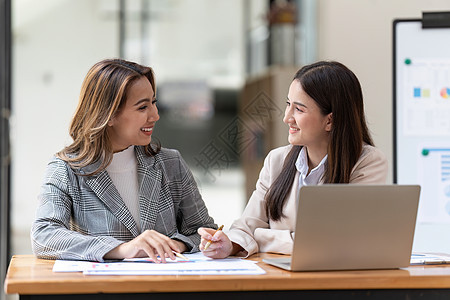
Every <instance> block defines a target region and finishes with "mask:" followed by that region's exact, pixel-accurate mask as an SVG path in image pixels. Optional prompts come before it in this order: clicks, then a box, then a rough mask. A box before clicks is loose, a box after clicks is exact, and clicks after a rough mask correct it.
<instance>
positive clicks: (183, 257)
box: [172, 250, 189, 260]
mask: <svg viewBox="0 0 450 300" xmlns="http://www.w3.org/2000/svg"><path fill="white" fill-rule="evenodd" d="M172 252H173V254H175V256H178V257H179V258H182V259H185V260H189V258H187V257H186V256H184V255H183V254H181V253H178V252H176V251H173V250H172Z"/></svg>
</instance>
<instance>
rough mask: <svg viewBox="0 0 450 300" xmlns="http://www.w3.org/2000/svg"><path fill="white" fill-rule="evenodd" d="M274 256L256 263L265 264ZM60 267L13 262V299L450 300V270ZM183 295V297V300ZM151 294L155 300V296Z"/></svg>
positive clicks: (20, 258) (9, 282) (21, 259)
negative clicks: (125, 272)
mask: <svg viewBox="0 0 450 300" xmlns="http://www.w3.org/2000/svg"><path fill="white" fill-rule="evenodd" d="M273 256H276V255H274V254H264V253H263V254H257V255H254V256H252V257H251V259H253V260H257V261H261V259H262V258H266V257H273ZM53 263H54V261H50V260H42V259H36V258H35V257H34V256H32V255H16V256H14V257H13V258H12V260H11V263H10V266H9V269H8V273H7V276H6V279H5V291H6V293H7V294H19V295H20V298H21V299H58V298H62V297H61V295H64V296H63V298H62V299H85V298H86V299H87V298H92V299H113V298H114V297H115V298H116V299H119V298H120V299H127V297H128V299H130V300H131V299H148V298H150V297H151V299H174V298H175V297H176V298H177V299H179V300H185V299H196V300H199V299H208V300H211V299H214V300H218V299H233V297H236V299H237V298H238V297H240V296H245V299H246V300H248V299H258V300H261V299H274V298H275V297H280V298H279V300H281V297H283V300H284V299H285V298H296V299H299V297H302V298H301V299H302V300H303V299H308V298H313V299H322V298H323V299H360V298H362V297H367V298H369V299H383V300H386V299H389V298H391V299H399V298H402V299H427V300H428V299H444V297H445V298H446V299H450V265H444V266H411V267H408V268H406V269H400V270H369V271H332V272H288V271H283V270H281V269H278V268H275V267H272V266H269V265H267V264H265V263H263V262H259V265H260V266H261V267H262V268H263V269H264V270H266V272H267V273H266V274H264V275H253V276H249V275H222V276H219V275H211V276H210V275H185V276H175V275H170V276H86V275H83V274H82V273H53V272H52V267H53ZM179 293H183V295H180V294H179ZM150 294H151V295H150Z"/></svg>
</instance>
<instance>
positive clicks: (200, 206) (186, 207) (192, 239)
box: [171, 150, 217, 253]
mask: <svg viewBox="0 0 450 300" xmlns="http://www.w3.org/2000/svg"><path fill="white" fill-rule="evenodd" d="M174 151H176V150H174ZM176 154H177V156H178V161H179V170H178V173H177V174H180V175H181V177H180V178H179V180H177V187H174V188H173V191H174V192H175V194H176V195H177V198H179V206H178V210H177V216H176V222H177V228H178V232H176V233H175V234H174V235H172V236H171V238H172V239H176V240H179V241H182V242H184V243H185V244H186V246H187V247H188V252H191V253H193V252H198V251H200V250H199V248H198V246H199V245H200V239H201V238H200V235H199V234H198V233H197V229H198V228H200V227H209V228H214V229H217V225H216V224H215V223H214V219H213V218H212V217H210V216H209V214H208V209H207V208H206V205H205V202H204V201H203V199H202V196H201V195H200V192H199V191H198V187H197V184H196V182H195V179H194V176H193V175H192V172H191V171H190V169H189V167H188V166H187V164H186V162H185V161H184V160H183V158H182V157H181V155H180V153H179V152H178V151H176Z"/></svg>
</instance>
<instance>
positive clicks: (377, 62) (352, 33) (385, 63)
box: [317, 0, 450, 182]
mask: <svg viewBox="0 0 450 300" xmlns="http://www.w3.org/2000/svg"><path fill="white" fill-rule="evenodd" d="M318 1H319V2H318V3H319V5H318V7H317V10H318V16H317V17H318V49H319V51H318V52H319V53H318V59H321V60H322V59H329V60H337V61H340V62H342V63H344V64H345V65H347V66H348V67H349V68H350V69H351V70H352V71H353V72H355V74H356V76H358V78H359V80H360V82H361V85H362V88H363V93H364V97H365V108H366V114H367V119H368V122H369V128H370V130H371V131H372V133H373V138H374V140H375V144H376V145H377V146H378V147H379V148H380V149H381V150H382V151H383V152H384V153H385V154H386V155H387V157H388V159H389V166H390V169H389V181H390V182H391V181H392V153H393V152H392V150H393V149H392V147H393V135H392V130H393V127H392V126H393V124H392V113H393V112H392V106H393V104H392V52H393V50H392V22H393V20H394V19H400V18H401V19H405V18H407V19H421V18H422V11H450V1H448V0H427V1H423V0H390V1H387V0H363V1H361V0H318Z"/></svg>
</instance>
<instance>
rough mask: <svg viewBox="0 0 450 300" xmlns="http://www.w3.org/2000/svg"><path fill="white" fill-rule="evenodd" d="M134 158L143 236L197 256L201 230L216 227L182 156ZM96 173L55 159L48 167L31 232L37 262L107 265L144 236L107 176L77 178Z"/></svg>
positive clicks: (141, 155) (140, 155) (140, 150)
mask: <svg viewBox="0 0 450 300" xmlns="http://www.w3.org/2000/svg"><path fill="white" fill-rule="evenodd" d="M135 153H136V157H137V162H138V166H137V171H138V182H139V206H140V215H141V217H140V219H141V220H140V222H141V228H142V231H144V230H146V229H154V230H156V231H158V232H160V233H162V234H165V235H167V236H169V237H170V238H172V239H176V240H179V241H182V242H184V243H185V244H186V246H187V247H188V249H189V250H190V251H191V252H196V251H198V245H199V242H200V236H199V235H198V234H197V229H198V228H199V227H202V226H203V227H210V228H217V226H216V224H214V220H213V219H212V218H211V217H210V216H209V214H208V210H207V208H206V206H205V203H204V202H203V200H202V197H201V195H200V193H199V191H198V189H197V185H196V183H195V181H194V178H193V176H192V173H191V172H190V170H189V169H188V167H187V165H186V163H185V162H184V160H183V159H182V157H181V155H180V154H179V152H178V151H177V150H171V149H165V148H162V149H161V151H160V153H158V154H157V155H155V156H152V157H150V156H147V155H146V154H145V152H144V148H143V147H138V146H136V147H135ZM96 167H98V163H96V164H93V165H90V166H87V167H85V168H81V169H78V170H76V171H74V170H73V169H71V168H70V166H69V165H68V164H67V163H66V162H64V161H63V160H61V159H59V158H56V157H55V158H53V160H52V161H50V163H49V164H48V166H47V171H46V174H45V179H44V182H43V185H42V189H41V192H40V195H39V205H38V208H37V213H36V219H35V221H34V223H33V226H32V229H31V240H32V248H33V252H34V253H35V255H36V256H37V257H39V258H48V259H72V260H91V261H103V256H104V255H105V254H106V253H108V252H109V251H110V250H112V249H114V248H115V247H117V246H118V245H120V244H121V243H124V242H127V241H130V240H132V239H133V238H135V237H137V236H138V235H139V234H140V232H139V231H138V228H137V226H136V223H135V221H134V219H133V217H132V215H131V213H130V212H129V211H128V209H127V207H126V205H125V203H124V202H123V200H122V198H121V196H120V195H119V192H118V191H117V189H116V187H115V186H114V184H113V182H112V180H111V178H110V177H109V175H108V173H107V171H106V170H104V171H102V172H101V173H99V174H97V175H95V176H82V175H79V174H87V173H90V172H92V171H93V170H95V169H96ZM77 173H78V174H77Z"/></svg>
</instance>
